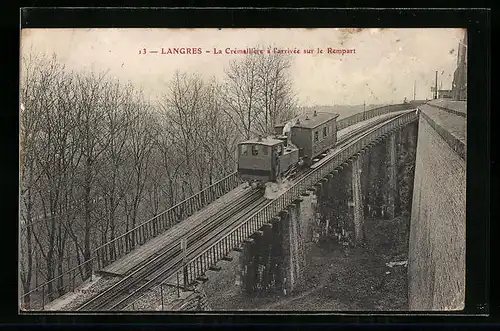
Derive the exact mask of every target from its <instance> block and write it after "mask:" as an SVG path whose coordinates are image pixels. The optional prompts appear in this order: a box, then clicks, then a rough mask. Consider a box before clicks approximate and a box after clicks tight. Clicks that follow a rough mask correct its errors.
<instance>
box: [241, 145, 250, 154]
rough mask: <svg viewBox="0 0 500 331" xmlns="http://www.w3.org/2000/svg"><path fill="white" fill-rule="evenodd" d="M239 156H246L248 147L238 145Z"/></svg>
mask: <svg viewBox="0 0 500 331" xmlns="http://www.w3.org/2000/svg"><path fill="white" fill-rule="evenodd" d="M240 155H243V156H247V155H248V146H247V145H240Z"/></svg>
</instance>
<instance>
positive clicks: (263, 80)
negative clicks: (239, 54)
mask: <svg viewBox="0 0 500 331" xmlns="http://www.w3.org/2000/svg"><path fill="white" fill-rule="evenodd" d="M291 67H292V58H291V57H290V56H287V55H284V54H274V53H271V54H264V55H252V54H249V55H246V56H245V57H244V59H242V60H235V61H233V62H231V63H230V65H229V68H228V69H227V70H226V81H225V83H226V84H225V89H224V93H223V95H222V96H223V100H224V103H225V108H223V109H225V110H226V113H227V114H228V115H229V116H230V118H231V119H232V121H233V123H235V124H236V125H237V127H239V128H243V130H241V129H240V132H241V133H242V136H243V137H245V138H246V139H249V138H250V137H251V135H256V134H260V135H267V134H269V133H271V132H272V131H273V127H274V126H275V125H276V124H278V123H279V122H281V121H284V120H286V119H288V118H290V117H293V115H295V109H296V98H295V93H294V91H293V82H292V80H291V78H290V69H291Z"/></svg>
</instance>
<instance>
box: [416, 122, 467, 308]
mask: <svg viewBox="0 0 500 331" xmlns="http://www.w3.org/2000/svg"><path fill="white" fill-rule="evenodd" d="M434 126H435V123H429V121H428V116H420V119H419V131H418V144H417V157H416V165H415V180H414V189H413V202H412V213H411V225H410V243H409V245H410V254H409V270H408V285H409V306H410V309H411V310H459V309H463V307H464V299H465V197H466V187H465V186H466V164H465V161H464V159H463V158H462V157H461V155H460V154H459V153H457V152H456V151H455V150H454V149H453V148H452V147H451V146H450V144H449V143H448V142H447V141H446V140H445V139H444V138H443V136H442V135H440V134H439V132H438V131H436V130H435V128H434Z"/></svg>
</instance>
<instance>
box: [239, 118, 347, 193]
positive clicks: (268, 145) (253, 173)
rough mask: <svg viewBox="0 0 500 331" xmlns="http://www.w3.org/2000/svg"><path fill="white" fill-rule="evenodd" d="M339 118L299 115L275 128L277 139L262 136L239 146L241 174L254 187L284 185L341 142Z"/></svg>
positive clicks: (275, 137)
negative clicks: (278, 183)
mask: <svg viewBox="0 0 500 331" xmlns="http://www.w3.org/2000/svg"><path fill="white" fill-rule="evenodd" d="M338 116H339V114H336V113H327V112H317V111H314V113H312V114H311V113H306V114H302V115H299V116H297V117H295V118H293V119H292V120H290V121H288V122H286V123H283V124H281V125H277V126H275V128H274V129H275V135H274V136H270V137H261V136H259V137H258V138H256V139H251V140H247V141H243V142H240V143H239V144H238V173H239V175H240V177H241V179H242V180H243V181H246V182H248V183H249V184H250V185H251V186H252V187H254V188H258V187H263V186H264V185H265V184H266V183H268V182H274V183H276V182H278V181H283V180H285V179H287V178H289V177H291V176H293V175H294V174H295V173H296V172H297V171H298V170H299V169H301V168H304V167H307V166H310V165H311V164H312V163H313V162H314V161H315V160H316V158H317V157H318V156H320V155H321V154H322V153H324V152H325V151H327V150H328V149H329V148H332V147H333V146H335V144H336V142H337V117H338Z"/></svg>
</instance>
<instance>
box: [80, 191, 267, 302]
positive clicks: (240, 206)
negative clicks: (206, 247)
mask: <svg viewBox="0 0 500 331" xmlns="http://www.w3.org/2000/svg"><path fill="white" fill-rule="evenodd" d="M235 200H238V199H235ZM239 200H240V203H234V204H229V207H228V208H225V209H224V210H222V212H221V213H218V214H216V215H214V216H212V217H210V218H209V219H208V220H207V222H205V223H203V224H201V225H199V226H198V227H196V228H195V229H194V231H192V232H191V233H189V234H188V235H187V237H186V239H187V242H188V251H187V252H188V254H190V252H192V251H193V250H194V249H197V248H198V246H201V245H203V241H200V239H201V238H203V237H205V236H206V235H207V234H209V233H211V232H213V231H214V230H217V229H218V228H219V226H221V224H222V223H224V222H225V221H227V220H228V219H230V218H231V217H233V216H234V215H236V214H238V213H239V212H241V211H242V210H244V211H246V209H247V207H249V206H252V205H253V204H255V203H256V202H257V201H258V200H263V198H262V196H261V194H260V193H259V192H257V191H253V192H249V194H248V195H244V196H243V198H242V197H240V199H239ZM179 240H180V238H179ZM190 242H191V243H195V244H194V246H191V247H189V243H190ZM181 253H182V252H181V248H180V245H179V242H178V241H177V240H175V241H173V242H172V243H170V244H169V245H167V247H166V248H165V249H164V250H162V252H161V253H160V254H158V255H156V256H154V257H153V258H152V259H151V260H149V261H147V262H146V263H144V264H140V265H139V266H138V267H137V268H136V269H134V270H133V271H132V272H131V273H129V274H128V275H127V276H125V277H124V278H123V279H121V280H120V281H119V282H117V283H116V284H114V285H113V286H111V287H109V288H108V289H106V290H105V291H103V292H101V293H100V294H98V295H96V296H95V297H93V298H92V299H90V300H88V301H87V302H85V303H84V304H82V305H81V306H80V307H78V308H77V309H76V310H77V311H89V310H90V311H92V310H107V309H112V308H113V307H115V306H116V304H117V302H121V300H122V298H123V297H124V296H125V297H128V296H129V292H130V289H131V288H134V287H136V286H137V284H139V283H141V282H142V281H143V280H144V279H145V278H146V277H147V276H150V275H160V276H161V275H164V274H166V273H168V271H169V270H171V269H172V268H174V267H175V268H178V267H179V266H178V265H177V264H176V263H179V261H178V260H179V259H180V256H181V255H182V254H181ZM158 278H159V276H154V277H151V279H158ZM149 283H151V280H150V281H148V282H147V283H146V284H149ZM149 285H150V284H149ZM142 290H145V285H142V286H140V287H139V288H138V289H136V290H135V291H134V293H133V295H136V294H137V292H138V291H142Z"/></svg>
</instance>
